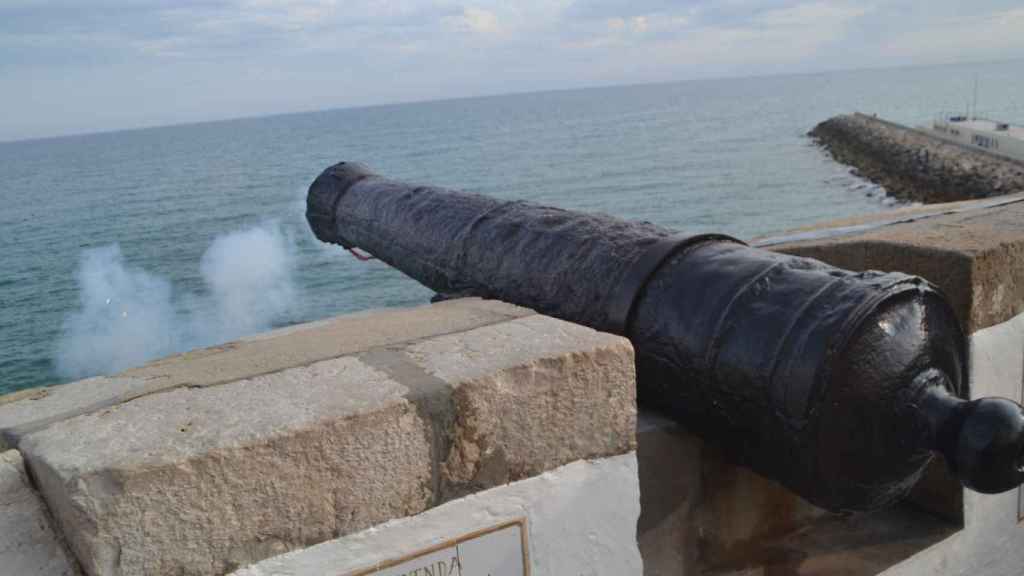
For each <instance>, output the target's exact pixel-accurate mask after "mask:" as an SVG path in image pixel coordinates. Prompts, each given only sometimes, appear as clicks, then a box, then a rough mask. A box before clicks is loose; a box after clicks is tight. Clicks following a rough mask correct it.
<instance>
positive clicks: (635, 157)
mask: <svg viewBox="0 0 1024 576" xmlns="http://www.w3.org/2000/svg"><path fill="white" fill-rule="evenodd" d="M1022 70H1024V63H1022V62H1011V63H1000V64H986V65H972V66H945V67H931V68H905V69H896V70H876V71H855V72H839V73H826V74H817V75H802V76H779V77H766V78H749V79H727V80H706V81H691V82H682V83H677V84H663V85H648V86H632V87H617V88H597V89H588V90H575V91H566V92H552V93H538V94H523V95H510V96H496V97H488V98H476V99H468V100H452V101H443V102H430V103H421V104H408V105H396V106H382V107H375V108H364V109H349V110H332V111H325V112H316V113H307V114H297V115H287V116H275V117H267V118H257V119H245V120H234V121H226V122H216V123H206V124H196V125H186V126H175V127H167V128H155V129H146V130H136V131H128V132H116V133H106V134H97V135H88V136H75V137H67V138H60V139H50V140H37V141H25V142H11V143H4V144H0V206H2V208H0V247H2V272H0V274H2V275H0V393H3V392H9V391H12V390H17V389H20V388H25V387H30V386H38V385H45V384H53V383H57V382H61V381H66V380H68V379H71V378H75V377H81V376H83V375H85V374H89V373H93V372H102V371H109V370H113V369H117V368H121V367H124V366H126V365H130V364H132V363H137V362H139V361H141V359H142V358H145V357H150V356H153V355H156V354H165V353H170V352H174V351H177V350H181V349H185V348H188V347H191V346H196V345H202V344H209V343H212V342H214V341H216V340H218V339H223V338H228V337H234V336H237V335H239V334H241V333H245V332H251V331H253V330H261V329H265V328H267V327H269V326H278V325H284V324H289V323H294V322H301V321H307V320H313V319H317V318H323V317H327V316H331V315H335V314H339V313H343V312H347V311H352V310H359V309H366V308H373V307H384V306H403V305H411V304H418V303H423V302H426V301H427V300H428V298H429V297H430V293H429V292H428V291H427V290H426V289H424V288H422V287H420V286H419V285H417V284H416V283H415V282H413V281H411V280H409V279H407V278H405V277H403V276H402V275H401V274H400V273H398V272H396V271H394V270H391V269H388V268H387V267H386V266H384V265H383V264H380V263H377V262H369V263H362V262H357V261H355V260H354V259H353V258H351V257H350V256H348V255H347V254H345V253H343V252H342V251H341V250H340V249H338V248H336V247H328V246H323V245H320V244H318V243H317V242H316V241H315V239H314V238H313V237H312V235H311V234H310V233H309V231H308V229H307V226H306V223H305V220H304V217H303V210H304V193H305V189H306V187H307V186H308V185H309V183H310V182H311V181H312V179H313V178H314V177H315V176H316V175H317V174H318V173H319V172H320V171H321V170H322V169H323V168H325V167H326V166H328V165H329V164H332V163H334V162H337V161H339V160H343V159H344V160H357V161H361V162H365V163H367V164H369V165H370V166H371V167H373V168H374V169H376V170H377V171H379V172H381V173H383V174H385V175H389V176H393V177H399V178H405V179H410V180H415V181H417V182H424V183H432V184H438V185H444V186H450V187H457V188H462V189H468V190H473V191H477V192H481V193H485V194H491V195H494V196H498V197H503V198H516V199H527V200H532V201H535V202H542V203H547V204H553V205H557V206H560V207H564V208H571V209H578V210H591V211H602V212H607V213H610V214H613V215H617V216H621V217H624V218H632V219H643V220H649V221H652V222H655V223H657V224H661V225H664V226H668V227H672V228H677V229H685V230H693V231H701V230H704V231H706V230H717V231H721V232H726V233H729V234H733V235H736V236H739V237H751V236H754V235H758V234H766V233H773V232H779V231H782V230H786V229H789V228H793V227H796V226H800V225H804V224H809V223H812V222H815V221H819V220H823V219H831V218H837V217H842V216H846V215H850V214H856V213H863V212H869V211H875V210H881V209H883V208H884V207H885V205H886V204H888V203H889V201H888V200H886V199H884V198H883V197H882V194H881V193H880V191H879V190H878V189H877V188H875V187H872V186H870V185H868V184H866V183H865V182H863V181H860V180H859V179H857V178H855V177H853V176H851V175H850V174H849V173H848V171H847V170H846V169H845V168H844V167H842V166H839V165H837V164H835V163H833V162H832V161H830V160H829V159H828V158H827V157H826V156H824V155H823V153H822V152H820V151H819V150H818V149H817V148H815V147H814V146H812V145H811V143H810V141H809V140H808V139H807V138H806V137H805V136H804V134H805V133H806V132H807V131H808V130H809V129H810V128H811V127H812V126H813V125H814V124H815V123H817V122H819V121H821V120H824V119H825V118H827V117H829V116H831V115H834V114H838V113H846V112H851V111H854V110H861V111H866V112H876V113H878V114H879V115H880V116H883V117H886V118H890V119H893V120H896V121H900V122H905V123H911V124H922V123H927V122H928V121H930V119H931V117H932V116H933V115H934V114H935V113H936V112H938V111H939V110H946V109H963V107H964V105H965V103H966V101H967V100H966V99H967V98H968V97H969V94H970V92H971V89H972V85H973V78H974V75H975V74H977V75H978V77H979V79H980V85H981V101H980V102H979V109H981V110H984V111H986V112H987V113H988V114H989V115H991V116H997V117H998V118H1000V119H1003V120H1007V121H1011V122H1015V123H1024V97H1022V96H1024V74H1019V72H1020V71H1022ZM253 227H256V231H255V232H254V231H253V230H251V229H252V228H253ZM246 230H248V231H249V232H243V233H242V234H241V235H239V234H235V235H233V236H230V234H231V233H237V232H239V231H246ZM260 231H262V233H261V232H260ZM226 234H227V235H229V237H228V238H226V239H225V238H224V235H226ZM245 234H250V235H249V236H246V235H245ZM252 234H256V235H255V236H253V235H252ZM260 234H262V235H260ZM218 237H221V241H219V242H218V243H217V244H216V246H217V248H216V249H214V248H211V245H213V244H214V242H215V239H217V238H218ZM112 244H116V245H119V247H120V255H118V254H116V253H114V252H112V250H113V248H110V245H112ZM104 247H107V248H106V252H104V251H102V250H100V251H96V250H94V249H102V248H104ZM204 254H206V256H204ZM83 258H85V259H86V264H83ZM268 270H272V271H273V272H272V273H268V272H267V271H268ZM268 274H269V276H268ZM267 294H270V295H271V297H270V298H269V299H271V300H273V305H272V306H268V308H267V309H266V310H260V311H259V313H258V314H254V315H253V316H252V317H249V316H248V315H247V314H248V312H247V310H249V309H250V308H251V307H261V306H263V305H264V304H263V302H264V300H267V299H268V298H264V296H266V295H267ZM247 307H249V308H247ZM83 310H84V312H83ZM76 311H78V314H77V316H76V315H75V314H76ZM214 325H215V326H216V329H212V328H210V326H214ZM172 333H173V334H172ZM62 335H63V336H62ZM90 335H95V338H92V337H91V336H90ZM135 348H138V349H137V350H136V349H135ZM122 352H130V353H127V354H126V355H124V356H123V357H118V358H114V357H117V356H118V355H119V354H121V353H122ZM104 355H106V356H109V357H111V358H110V359H109V361H106V360H108V359H106V356H104ZM76 359H77V360H76Z"/></svg>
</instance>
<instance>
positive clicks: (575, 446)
mask: <svg viewBox="0 0 1024 576" xmlns="http://www.w3.org/2000/svg"><path fill="white" fill-rule="evenodd" d="M325 339H327V340H334V341H333V342H329V343H326V342H324V340H325ZM332 354H337V355H338V356H337V357H334V358H327V359H323V357H324V356H330V355H332ZM217 359H219V361H218V360H217ZM633 370H634V368H633V354H632V348H631V347H630V345H629V343H628V341H627V340H625V339H623V338H619V337H615V336H611V335H608V334H602V333H598V332H595V331H593V330H590V329H588V328H583V327H580V326H577V325H573V324H569V323H566V322H562V321H559V320H555V319H553V318H548V317H544V316H539V315H535V314H533V313H532V312H530V311H526V310H523V309H520V308H514V307H509V306H508V305H505V304H501V303H497V302H493V303H492V302H483V301H480V300H466V301H454V302H448V303H445V304H443V305H440V306H427V307H421V308H415V309H410V310H404V311H390V312H388V313H387V314H385V315H382V317H381V318H375V317H374V316H373V315H358V316H357V317H356V318H339V319H335V320H332V321H330V322H325V323H317V324H315V325H313V326H307V327H299V328H295V329H289V330H285V331H280V332H278V333H276V334H272V335H270V336H261V337H259V338H254V339H249V340H245V341H242V342H239V343H233V344H231V345H228V346H224V347H219V348H217V349H212V350H207V351H197V352H195V353H191V354H190V355H184V356H182V357H176V358H172V359H169V360H164V361H160V362H157V363H154V364H152V365H149V366H146V367H144V368H141V369H137V370H133V371H130V374H129V373H126V374H124V375H122V376H121V377H120V378H123V379H124V380H125V381H127V383H126V384H125V388H127V389H129V391H130V394H135V393H136V392H138V389H135V388H133V386H134V385H135V384H134V383H137V382H142V383H143V384H142V385H143V386H145V385H146V383H147V382H152V381H154V379H155V380H156V381H158V382H160V386H161V388H160V389H159V390H158V391H154V390H152V389H147V390H146V392H145V394H142V395H136V396H132V397H130V399H129V400H127V401H125V400H124V398H123V397H118V398H119V400H118V402H119V403H114V404H112V405H110V406H107V407H103V408H100V409H98V410H97V409H95V404H93V405H89V409H88V410H85V411H84V413H82V414H80V415H77V416H71V417H66V418H64V417H63V416H67V415H68V414H69V412H67V410H70V413H74V411H76V410H81V406H71V407H70V408H69V407H68V406H67V405H63V406H58V407H59V408H60V409H59V410H53V411H52V412H51V414H57V415H58V416H60V417H54V416H50V417H49V418H50V420H47V421H45V423H44V424H43V425H37V426H36V427H35V428H32V427H29V428H28V429H27V430H26V429H23V430H25V431H24V432H23V433H22V434H20V435H15V439H16V440H17V441H18V445H19V447H20V450H21V452H22V453H23V454H24V455H25V459H26V461H27V462H28V465H29V467H30V468H31V469H32V472H33V475H34V476H35V478H36V479H37V481H38V483H39V486H40V489H41V491H42V492H43V494H44V495H45V497H46V498H47V501H48V502H49V504H50V506H51V508H52V509H53V511H54V515H55V516H56V518H57V520H58V522H59V524H60V525H61V526H62V527H63V529H64V532H65V534H66V537H67V539H68V541H69V543H70V544H71V546H72V548H73V549H74V551H75V553H76V555H77V556H78V558H79V560H80V562H81V564H82V566H83V568H84V569H85V570H86V571H87V572H88V573H89V574H92V575H99V574H103V575H120V574H125V575H126V574H220V573H224V572H226V571H230V570H233V569H236V568H238V567H241V566H244V565H247V564H250V563H252V562H255V561H258V560H260V559H263V558H267V557H269V556H273V555H276V554H280V553H282V552H286V551H288V550H293V549H296V548H302V547H306V546H309V545H312V544H315V543H318V542H322V541H325V540H328V539H330V538H336V537H338V536H340V535H344V534H349V533H352V532H356V531H359V530H363V529H365V528H368V527H370V526H373V525H376V524H379V523H381V522H384V521H387V520H389V519H392V518H398V517H404V516H408V515H412V514H416V513H419V512H422V511H424V510H426V509H428V508H431V507H433V506H436V505H438V504H440V503H442V502H445V501H447V500H449V499H451V498H453V497H456V496H460V495H462V494H466V493H470V492H475V491H478V490H481V489H485V488H489V487H492V486H496V485H500V484H503V483H506V482H509V481H513V480H518V479H521V478H526V477H528V476H532V475H534V474H538V473H541V472H543V471H545V470H549V469H552V468H555V467H557V466H560V465H563V464H566V463H568V462H571V461H574V460H578V459H580V458H597V457H605V456H612V455H616V454H623V453H626V452H629V451H631V450H632V449H633V447H634V445H635V436H634V428H635V377H634V372H633ZM247 374H252V375H251V376H246V377H244V378H237V377H238V376H239V375H247ZM236 378H237V379H236ZM80 385H81V384H80ZM77 393H78V391H76V394H77ZM83 395H85V394H83ZM54 396H57V394H56V393H55V394H54ZM68 397H70V395H69V396H68ZM45 400H46V399H45V398H44V399H42V400H30V399H28V400H26V399H22V400H20V401H17V402H13V403H10V404H8V405H7V406H5V407H4V408H7V407H17V406H18V404H21V403H22V402H40V401H45ZM56 404H59V403H56V402H55V405H56ZM62 410H64V411H63V412H62ZM42 412H45V410H42V409H40V410H37V411H36V416H38V414H39V413H42ZM36 422H39V420H37V421H36Z"/></svg>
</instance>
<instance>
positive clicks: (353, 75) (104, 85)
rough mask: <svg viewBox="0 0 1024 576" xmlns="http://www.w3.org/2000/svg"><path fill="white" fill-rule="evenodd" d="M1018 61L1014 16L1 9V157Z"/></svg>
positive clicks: (49, 1) (1012, 1)
mask: <svg viewBox="0 0 1024 576" xmlns="http://www.w3.org/2000/svg"><path fill="white" fill-rule="evenodd" d="M1022 57H1024V5H1022V4H1021V2H1020V0H973V1H972V2H965V1H951V0H878V1H871V0H866V1H850V2H845V1H801V0H725V1H702V0H690V1H682V2H672V1H668V0H517V1H512V0H506V1H504V2H498V1H488V0H480V1H472V0H468V1H463V2H460V1H448V0H397V1H391V2H388V1H383V0H175V1H171V0H150V1H146V0H97V1H87V0H0V140H10V139H16V138H26V137H37V136H46V135H56V134H65V133H73V132H86V131H97V130H111V129H117V128H126V127H136V126H146V125H158V124H168V123H176V122H188V121H196V120H208V119H216V118H227V117H237V116H249V115H259V114H269V113H275V112H291V111H300V110H315V109H323V108H334V107H343V106H356V105H365V104H377V103H386V102H398V101H410V100H424V99H435V98H449V97H458V96H472V95H481V94H495V93H504V92H521V91H530V90H544V89H554V88H572V87H580V86H593V85H603V84H624V83H636V82H653V81H670V80H684V79H688V78H697V77H709V76H736V75H752V74H773V73H789V72H809V71H819V70H831V69H842V68H857V67H876V66H892V65H905V64H936V63H947V62H960V61H976V60H1002V59H1012V58H1022Z"/></svg>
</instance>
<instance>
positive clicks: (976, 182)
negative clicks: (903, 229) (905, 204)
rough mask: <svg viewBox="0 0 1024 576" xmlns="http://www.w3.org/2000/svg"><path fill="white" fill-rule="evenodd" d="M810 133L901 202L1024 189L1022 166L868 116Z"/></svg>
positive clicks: (840, 119)
mask: <svg viewBox="0 0 1024 576" xmlns="http://www.w3.org/2000/svg"><path fill="white" fill-rule="evenodd" d="M809 135H810V136H811V137H812V138H814V140H815V141H816V142H818V143H819V144H820V145H821V146H822V147H824V148H825V149H826V150H827V151H828V152H829V153H830V154H831V155H832V157H833V158H835V159H836V160H837V161H838V162H841V163H843V164H848V165H850V166H853V167H854V168H855V169H856V172H857V173H858V174H859V175H860V176H862V177H864V178H867V179H868V180H871V181H872V182H875V183H876V184H879V185H881V186H883V187H884V188H885V189H886V191H888V193H889V194H890V195H891V196H893V197H895V198H898V199H900V200H906V201H913V202H924V203H933V202H952V201H957V200H970V199H976V198H989V197H992V196H999V195H1003V194H1010V193H1013V192H1018V191H1024V164H1022V163H1018V162H1014V161H1013V160H1009V159H1005V158H1001V157H998V156H994V155H992V154H988V153H985V152H984V151H981V150H973V149H970V148H967V147H964V146H961V145H959V144H955V143H952V142H947V141H944V140H942V139H940V138H937V137H935V136H932V135H930V134H927V133H926V132H924V131H922V130H918V129H915V128H909V127H906V126H902V125H899V124H896V123H893V122H889V121H886V120H882V119H880V118H876V117H873V116H868V115H865V114H860V113H856V114H850V115H842V116H835V117H833V118H829V119H828V120H825V121H824V122H822V123H820V124H818V125H817V126H815V127H814V129H813V130H811V132H810V133H809Z"/></svg>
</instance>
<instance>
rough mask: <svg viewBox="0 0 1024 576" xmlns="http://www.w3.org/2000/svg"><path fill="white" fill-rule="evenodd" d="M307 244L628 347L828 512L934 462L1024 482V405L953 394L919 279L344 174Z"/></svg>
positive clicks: (650, 371)
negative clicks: (325, 245)
mask: <svg viewBox="0 0 1024 576" xmlns="http://www.w3.org/2000/svg"><path fill="white" fill-rule="evenodd" d="M307 218H308V220H309V223H310V226H311V227H312V229H313V231H314V233H315V234H316V236H317V237H318V238H319V239H320V240H322V241H324V242H331V243H336V244H340V245H342V246H344V247H346V248H360V249H363V250H366V251H368V252H370V253H371V254H373V255H374V256H376V257H377V258H379V259H381V260H382V261H384V262H386V263H388V264H390V265H392V266H394V267H396V268H398V269H399V270H401V271H402V272H404V273H406V274H408V275H409V276H411V277H413V278H415V279H416V280H418V281H420V282H421V283H423V284H425V285H426V286H428V287H429V288H432V289H433V290H435V291H437V292H439V293H442V294H453V295H475V296H482V297H485V298H497V299H501V300H504V301H507V302H512V303H515V304H519V305H522V306H526V307H530V308H533V309H535V310H537V311H539V312H542V313H544V314H549V315H552V316H555V317H558V318H562V319H565V320H569V321H572V322H577V323H580V324H584V325H587V326H591V327H593V328H596V329H598V330H605V331H609V332H613V333H617V334H621V335H624V336H626V337H628V338H629V339H630V341H631V342H632V344H633V346H634V349H635V351H636V358H637V360H636V362H637V375H638V383H639V395H640V400H641V402H643V403H644V404H645V405H648V406H653V407H656V408H658V409H661V410H663V411H665V412H667V413H669V414H670V415H671V416H673V417H674V418H676V419H677V420H678V421H679V422H681V423H682V424H683V425H684V426H686V427H688V428H689V429H691V430H693V431H694V432H695V433H697V434H699V435H700V436H701V437H703V438H704V439H706V440H707V441H709V442H712V443H714V444H716V445H718V446H721V447H722V448H724V449H725V450H726V451H727V452H728V453H730V454H731V455H732V456H733V457H734V458H735V459H737V460H738V461H739V462H740V463H742V464H745V465H748V466H750V467H752V468H753V469H755V470H757V471H759V472H761V473H763V474H765V475H766V476H769V477H771V478H774V479H776V480H778V481H780V482H781V483H783V484H784V485H786V486H788V487H790V488H791V489H793V490H794V491H796V492H797V493H799V494H801V495H802V496H803V497H805V498H806V499H808V500H809V501H811V502H813V503H815V504H817V505H819V506H822V507H825V508H828V509H831V510H865V509H871V508H876V507H880V506H884V505H887V504H889V503H891V502H893V501H894V500H896V499H897V498H899V497H901V496H903V495H904V494H905V493H906V492H907V490H909V488H910V487H911V486H912V485H913V483H914V482H915V481H916V480H917V478H918V477H919V476H920V474H921V472H922V470H923V468H924V466H925V464H927V462H928V461H929V460H930V459H931V458H932V457H933V454H934V453H936V452H938V453H942V454H943V455H944V456H945V458H946V461H947V462H948V464H949V466H950V468H951V469H952V471H953V472H954V473H955V474H956V475H957V476H958V477H959V478H960V479H961V481H962V482H963V483H964V484H965V485H966V486H968V487H971V488H973V489H975V490H978V491H982V492H1001V491H1005V490H1009V489H1011V488H1013V487H1015V486H1017V485H1019V484H1020V483H1021V482H1022V481H1024V471H1022V468H1024V460H1022V454H1024V451H1022V448H1024V409H1022V408H1021V407H1020V405H1018V404H1016V403H1014V402H1012V401H1010V400H1006V399H1000V398H986V399H980V400H975V401H973V402H968V401H965V400H963V399H961V398H962V397H963V396H964V393H965V389H966V363H965V360H966V351H965V338H964V335H963V332H962V330H961V328H960V326H959V324H958V322H957V320H956V318H955V317H954V314H953V312H952V310H951V309H950V307H949V305H948V304H947V302H946V300H945V298H944V297H943V296H942V294H940V293H939V292H938V290H936V289H935V288H934V287H933V286H932V285H931V284H929V283H928V282H926V281H924V280H922V279H920V278H916V277H913V276H908V275H905V274H899V273H881V272H850V271H847V270H841V269H838V268H835V267H832V266H829V265H827V264H824V263H822V262H819V261H816V260H811V259H807V258H799V257H795V256H788V255H784V254H778V253H774V252H769V251H765V250H760V249H757V248H752V247H749V246H747V245H746V244H744V243H743V242H740V241H738V240H736V239H734V238H730V237H728V236H723V235H717V234H704V235H694V236H686V235H679V234H677V233H675V232H672V231H670V230H666V229H664V228H660V227H657V226H654V225H652V224H649V223H637V222H627V221H623V220H620V219H616V218H613V217H609V216H604V215H596V214H583V213H578V212H572V211H566V210H560V209H557V208H550V207H545V206H538V205H535V204H530V203H526V202H506V201H500V200H497V199H494V198H489V197H487V196H482V195H478V194H469V193H464V192H457V191H451V190H444V189H440V188H435V187H429V186H414V185H410V184H404V183H400V182H395V181H391V180H388V179H385V178H383V177H381V176H378V175H376V174H374V173H372V172H371V171H369V170H368V169H367V168H365V167H364V166H361V165H359V164H353V163H344V162H343V163H340V164H337V165H335V166H332V167H330V168H328V169H327V170H325V171H324V172H323V173H322V174H321V175H320V176H319V177H318V178H317V179H316V180H315V181H314V182H313V184H312V185H311V186H310V189H309V196H308V199H307Z"/></svg>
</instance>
